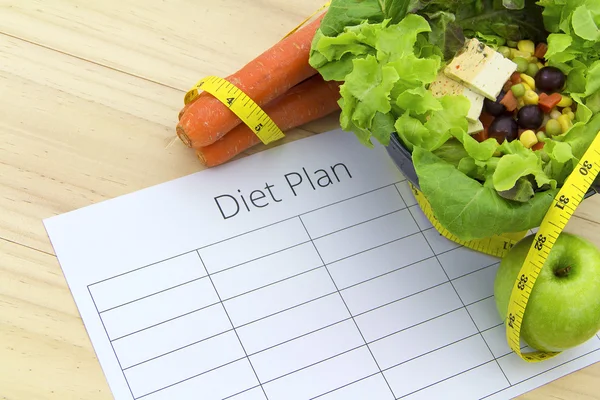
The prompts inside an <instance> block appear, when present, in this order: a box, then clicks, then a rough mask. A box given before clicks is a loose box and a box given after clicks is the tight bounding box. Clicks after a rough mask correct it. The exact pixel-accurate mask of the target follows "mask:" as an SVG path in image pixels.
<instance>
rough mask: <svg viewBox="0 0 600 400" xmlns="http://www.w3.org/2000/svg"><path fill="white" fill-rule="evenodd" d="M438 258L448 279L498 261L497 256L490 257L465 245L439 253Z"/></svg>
mask: <svg viewBox="0 0 600 400" xmlns="http://www.w3.org/2000/svg"><path fill="white" fill-rule="evenodd" d="M438 259H439V260H440V262H441V263H442V267H444V269H445V270H446V273H447V274H448V277H450V279H456V278H458V277H460V276H463V275H466V274H468V273H471V272H474V271H477V270H479V269H482V268H485V267H489V266H490V265H493V264H496V263H498V262H499V261H500V260H499V259H498V258H497V257H492V256H490V255H487V254H484V253H481V252H479V251H475V250H471V249H469V248H467V247H459V248H457V249H454V250H451V251H448V252H446V253H444V254H440V255H439V256H438Z"/></svg>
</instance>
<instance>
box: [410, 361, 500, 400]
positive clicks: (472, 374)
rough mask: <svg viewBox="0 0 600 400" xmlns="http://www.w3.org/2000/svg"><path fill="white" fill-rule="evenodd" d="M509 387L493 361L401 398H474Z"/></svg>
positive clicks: (464, 399)
mask: <svg viewBox="0 0 600 400" xmlns="http://www.w3.org/2000/svg"><path fill="white" fill-rule="evenodd" d="M507 387H509V384H508V381H507V380H506V378H505V377H504V375H503V374H502V370H500V368H499V367H498V364H496V362H495V361H490V362H488V363H487V364H484V365H481V366H479V367H477V368H473V369H471V370H469V371H466V372H463V373H462V374H460V375H457V376H454V377H452V378H450V379H446V380H444V381H442V382H440V383H437V384H435V385H432V386H428V387H426V388H424V389H422V390H419V391H418V392H416V393H413V394H411V395H410V396H407V397H404V398H403V400H431V399H444V400H471V399H472V400H476V399H482V398H484V397H486V396H489V395H491V394H492V393H496V392H498V391H500V390H502V389H506V388H507Z"/></svg>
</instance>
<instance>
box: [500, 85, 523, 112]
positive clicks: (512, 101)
mask: <svg viewBox="0 0 600 400" xmlns="http://www.w3.org/2000/svg"><path fill="white" fill-rule="evenodd" d="M500 104H503V105H504V107H506V109H507V110H508V111H510V112H513V111H515V110H516V109H517V106H518V105H519V102H518V101H517V98H516V97H515V95H514V93H513V91H512V90H509V91H508V92H506V94H505V95H504V97H503V98H502V100H500Z"/></svg>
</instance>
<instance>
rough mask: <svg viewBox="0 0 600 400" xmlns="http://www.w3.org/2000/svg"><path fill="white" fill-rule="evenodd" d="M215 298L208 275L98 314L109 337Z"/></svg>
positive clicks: (182, 312) (216, 297) (150, 323)
mask: <svg viewBox="0 0 600 400" xmlns="http://www.w3.org/2000/svg"><path fill="white" fill-rule="evenodd" d="M218 301H219V298H218V296H217V293H216V292H215V288H214V287H213V285H212V283H211V282H210V279H209V278H208V277H204V278H201V279H199V280H197V281H194V282H190V283H186V284H185V285H181V286H177V287H175V288H173V289H169V290H166V291H164V292H160V293H157V294H154V295H152V296H148V297H146V298H143V299H141V300H138V301H135V302H133V303H129V304H126V305H124V306H121V307H117V308H113V309H111V310H109V311H106V312H104V313H102V314H101V317H102V321H103V322H104V325H105V327H106V331H107V333H108V336H109V337H110V339H112V340H115V339H117V338H120V337H123V336H125V335H129V334H132V333H134V332H138V331H140V330H142V329H147V328H149V327H151V326H154V325H157V324H160V323H163V322H165V321H168V320H171V319H174V318H177V317H180V316H182V315H185V314H188V313H191V312H194V311H197V310H199V309H201V308H204V307H207V306H209V305H212V304H216V303H217V302H218Z"/></svg>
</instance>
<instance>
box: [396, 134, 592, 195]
mask: <svg viewBox="0 0 600 400" xmlns="http://www.w3.org/2000/svg"><path fill="white" fill-rule="evenodd" d="M387 152H388V154H389V155H390V157H391V158H392V160H393V161H394V163H395V164H396V166H397V167H398V168H399V169H400V171H401V172H402V173H403V174H404V176H406V179H408V181H409V182H410V183H412V184H413V185H414V186H415V187H416V188H417V189H420V186H419V178H418V177H417V173H416V172H415V167H414V165H413V161H412V155H411V154H410V151H408V149H407V148H406V147H405V146H404V144H403V143H402V140H401V139H400V137H399V136H398V134H396V133H392V136H391V139H390V144H389V145H388V146H387ZM596 183H597V184H596V186H593V187H591V188H590V190H588V192H587V193H586V195H585V196H584V199H587V198H588V197H590V196H593V195H595V194H597V193H599V192H600V186H599V185H598V183H599V180H596Z"/></svg>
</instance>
